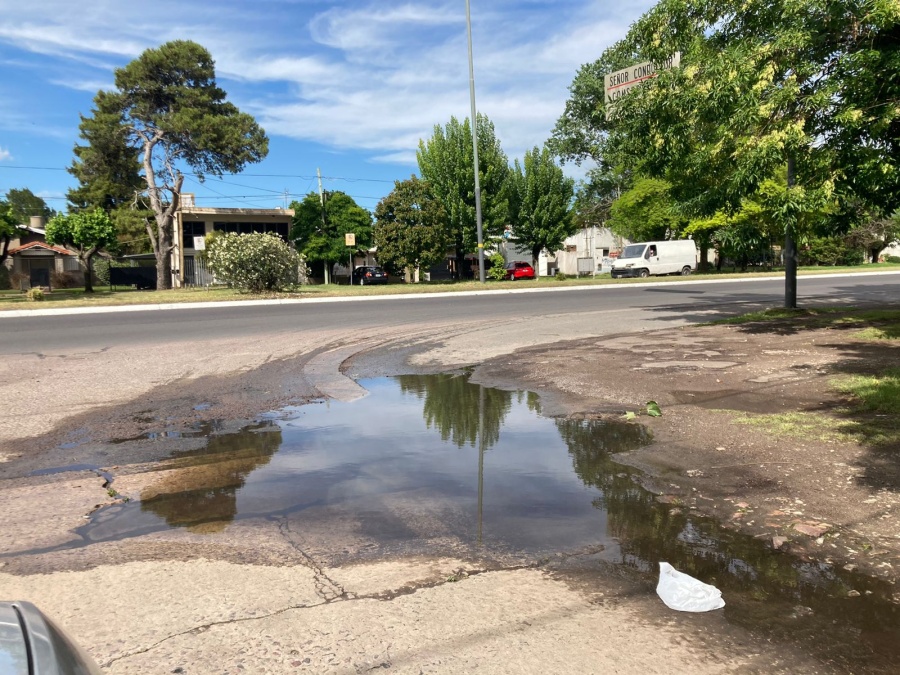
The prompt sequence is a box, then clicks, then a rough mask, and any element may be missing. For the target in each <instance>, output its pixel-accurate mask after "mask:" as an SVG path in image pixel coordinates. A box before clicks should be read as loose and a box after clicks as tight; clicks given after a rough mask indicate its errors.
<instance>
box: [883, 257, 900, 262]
mask: <svg viewBox="0 0 900 675" xmlns="http://www.w3.org/2000/svg"><path fill="white" fill-rule="evenodd" d="M884 261H885V262H889V263H900V255H886V256H884Z"/></svg>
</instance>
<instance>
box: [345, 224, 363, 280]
mask: <svg viewBox="0 0 900 675" xmlns="http://www.w3.org/2000/svg"><path fill="white" fill-rule="evenodd" d="M344 245H345V246H346V247H347V249H348V252H349V254H350V267H348V268H347V269H348V272H347V284H348V285H350V286H352V285H353V247H354V246H356V234H355V233H354V232H347V233H346V234H344ZM359 283H360V284H362V279H360V282H359Z"/></svg>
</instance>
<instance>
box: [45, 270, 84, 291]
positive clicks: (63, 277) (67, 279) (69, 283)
mask: <svg viewBox="0 0 900 675" xmlns="http://www.w3.org/2000/svg"><path fill="white" fill-rule="evenodd" d="M50 285H51V286H52V287H53V288H78V287H79V286H83V285H84V277H83V276H82V275H81V274H79V273H78V272H57V271H56V270H53V271H52V272H50Z"/></svg>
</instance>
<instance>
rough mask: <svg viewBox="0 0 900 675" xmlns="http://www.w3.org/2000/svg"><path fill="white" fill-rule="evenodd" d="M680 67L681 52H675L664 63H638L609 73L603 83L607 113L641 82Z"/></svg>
mask: <svg viewBox="0 0 900 675" xmlns="http://www.w3.org/2000/svg"><path fill="white" fill-rule="evenodd" d="M679 65H681V52H675V53H674V54H673V55H672V56H670V57H669V58H667V59H666V60H665V61H663V62H662V63H653V62H652V61H644V62H643V63H636V64H634V65H633V66H628V67H627V68H623V69H622V70H617V71H616V72H614V73H609V74H608V75H606V76H605V77H604V83H603V84H604V86H605V88H606V110H607V113H608V112H609V111H610V110H611V109H612V107H613V106H614V105H615V103H616V101H618V100H619V99H620V98H622V97H623V96H624V95H625V93H626V92H627V91H628V90H629V89H633V88H634V87H636V86H638V85H639V84H640V83H641V82H646V81H647V80H649V79H651V78H654V77H656V75H657V74H658V73H659V71H660V70H665V69H668V68H677V67H678V66H679Z"/></svg>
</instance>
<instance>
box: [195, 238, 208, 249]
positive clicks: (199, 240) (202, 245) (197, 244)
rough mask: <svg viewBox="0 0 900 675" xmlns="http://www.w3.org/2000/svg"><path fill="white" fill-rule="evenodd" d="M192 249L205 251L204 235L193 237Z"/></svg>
mask: <svg viewBox="0 0 900 675" xmlns="http://www.w3.org/2000/svg"><path fill="white" fill-rule="evenodd" d="M194 250H195V251H205V250H206V237H194Z"/></svg>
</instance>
